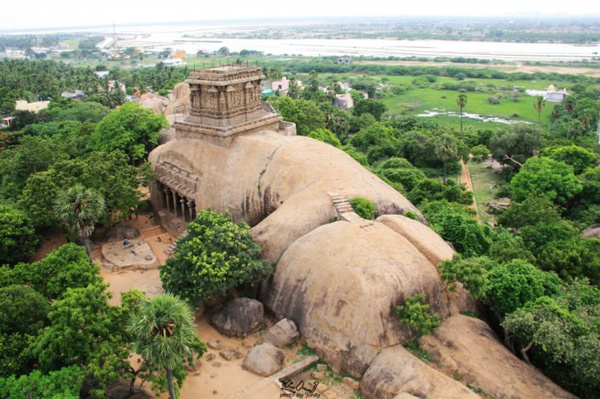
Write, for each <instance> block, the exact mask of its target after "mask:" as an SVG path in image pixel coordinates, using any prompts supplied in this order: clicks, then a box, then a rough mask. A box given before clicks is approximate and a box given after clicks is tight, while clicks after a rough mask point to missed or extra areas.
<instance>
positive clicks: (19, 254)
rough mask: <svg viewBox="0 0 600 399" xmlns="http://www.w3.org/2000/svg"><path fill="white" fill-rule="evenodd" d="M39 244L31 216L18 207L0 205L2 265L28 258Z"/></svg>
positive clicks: (0, 252) (0, 254)
mask: <svg viewBox="0 0 600 399" xmlns="http://www.w3.org/2000/svg"><path fill="white" fill-rule="evenodd" d="M37 244H38V239H37V236H36V235H35V230H34V229H33V226H32V225H31V222H30V220H29V218H28V217H27V216H26V215H25V214H24V213H23V212H21V211H20V210H18V209H16V208H13V207H11V206H8V205H0V265H2V264H5V263H8V264H14V263H16V262H18V261H20V260H24V259H26V258H27V257H29V256H31V255H33V253H34V251H35V248H36V247H37Z"/></svg>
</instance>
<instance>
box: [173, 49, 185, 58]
mask: <svg viewBox="0 0 600 399" xmlns="http://www.w3.org/2000/svg"><path fill="white" fill-rule="evenodd" d="M185 56H186V54H185V50H175V51H173V53H172V54H171V58H180V59H183V58H185Z"/></svg>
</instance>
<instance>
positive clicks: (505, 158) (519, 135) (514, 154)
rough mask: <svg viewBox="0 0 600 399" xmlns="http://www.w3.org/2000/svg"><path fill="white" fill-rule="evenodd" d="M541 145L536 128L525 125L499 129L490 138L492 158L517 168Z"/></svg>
mask: <svg viewBox="0 0 600 399" xmlns="http://www.w3.org/2000/svg"><path fill="white" fill-rule="evenodd" d="M542 146H543V141H542V138H541V136H540V134H539V132H538V130H537V129H536V128H532V127H529V126H526V125H516V126H513V127H512V129H511V130H500V131H498V132H497V133H496V134H495V135H493V136H492V138H491V139H490V151H491V152H492V156H493V157H494V159H495V160H497V161H498V162H500V163H503V164H505V165H509V166H511V167H512V168H513V169H517V170H518V169H519V168H520V167H521V166H522V165H523V164H524V163H525V161H526V160H527V158H529V157H531V156H532V155H533V153H534V151H535V150H538V149H540V148H541V147H542Z"/></svg>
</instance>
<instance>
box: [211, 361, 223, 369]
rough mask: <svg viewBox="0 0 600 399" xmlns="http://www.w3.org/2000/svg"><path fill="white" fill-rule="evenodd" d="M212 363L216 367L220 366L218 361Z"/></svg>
mask: <svg viewBox="0 0 600 399" xmlns="http://www.w3.org/2000/svg"><path fill="white" fill-rule="evenodd" d="M212 365H213V367H216V368H219V367H221V366H222V364H221V363H219V362H214V363H213V364H212Z"/></svg>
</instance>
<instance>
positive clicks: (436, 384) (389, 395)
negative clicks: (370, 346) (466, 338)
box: [360, 345, 479, 399]
mask: <svg viewBox="0 0 600 399" xmlns="http://www.w3.org/2000/svg"><path fill="white" fill-rule="evenodd" d="M360 392H361V394H362V395H363V396H364V397H365V398H367V399H393V398H395V397H397V395H401V394H403V393H405V394H410V395H412V396H416V397H418V398H428V399H463V398H464V399H469V398H472V399H476V398H479V395H476V394H475V393H474V392H473V391H471V390H470V389H469V388H467V387H466V386H464V385H462V384H461V383H460V382H458V381H456V380H454V379H452V378H450V377H448V376H446V375H444V374H442V373H440V372H439V371H437V370H435V369H434V368H432V367H429V366H428V365H427V364H425V363H423V362H422V361H421V360H419V359H417V358H416V357H415V356H413V355H412V354H411V353H410V352H408V351H407V350H406V349H404V348H403V347H402V346H400V345H396V346H392V347H389V348H386V349H384V350H383V351H381V353H380V354H379V355H378V356H377V357H376V358H375V361H374V362H373V363H372V364H371V366H370V367H369V369H368V370H367V372H366V373H365V375H364V377H363V378H362V381H361V382H360ZM399 397H401V398H402V397H403V396H399ZM404 397H406V396H404ZM408 397H410V396H408Z"/></svg>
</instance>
